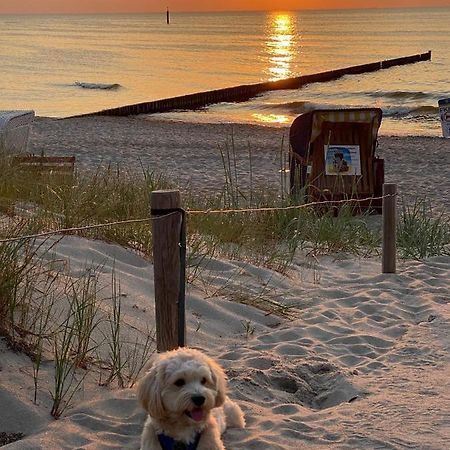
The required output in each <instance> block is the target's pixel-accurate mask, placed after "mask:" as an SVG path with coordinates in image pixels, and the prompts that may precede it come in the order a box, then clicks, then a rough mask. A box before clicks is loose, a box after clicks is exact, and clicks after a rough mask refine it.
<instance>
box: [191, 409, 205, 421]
mask: <svg viewBox="0 0 450 450" xmlns="http://www.w3.org/2000/svg"><path fill="white" fill-rule="evenodd" d="M191 417H192V419H193V420H195V421H196V422H200V421H201V420H202V419H203V409H202V408H194V409H193V410H192V411H191Z"/></svg>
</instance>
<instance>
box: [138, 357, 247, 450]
mask: <svg viewBox="0 0 450 450" xmlns="http://www.w3.org/2000/svg"><path fill="white" fill-rule="evenodd" d="M138 398H139V400H140V402H141V404H142V406H143V407H144V409H146V410H147V412H148V414H149V416H148V418H147V421H146V422H145V425H144V430H143V432H142V437H141V450H178V449H180V450H195V449H197V450H225V447H224V445H223V442H222V440H221V434H222V433H223V432H224V431H225V429H226V428H227V427H238V428H244V426H245V421H244V415H243V413H242V411H241V408H240V407H239V406H238V405H237V404H236V403H234V402H233V401H231V400H230V399H229V398H228V397H227V395H226V379H225V374H224V372H223V370H222V368H221V367H220V366H219V365H218V364H217V363H215V362H214V361H213V360H211V359H210V358H209V357H207V356H206V355H205V354H203V353H202V352H200V351H198V350H194V349H188V348H180V349H178V350H172V351H170V352H166V353H161V354H157V355H155V356H154V357H153V359H152V360H151V361H150V368H149V370H148V372H147V373H146V375H145V376H144V378H143V379H142V380H141V382H140V384H139V386H138Z"/></svg>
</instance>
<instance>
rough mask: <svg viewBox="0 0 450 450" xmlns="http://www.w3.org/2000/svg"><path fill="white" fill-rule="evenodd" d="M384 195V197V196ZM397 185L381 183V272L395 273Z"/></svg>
mask: <svg viewBox="0 0 450 450" xmlns="http://www.w3.org/2000/svg"><path fill="white" fill-rule="evenodd" d="M385 196H386V197H385ZM396 205H397V185H396V184H388V183H385V184H383V249H382V251H383V254H382V272H383V273H395V271H396V256H397V207H396Z"/></svg>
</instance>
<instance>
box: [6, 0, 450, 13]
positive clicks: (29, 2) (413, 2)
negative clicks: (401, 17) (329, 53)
mask: <svg viewBox="0 0 450 450" xmlns="http://www.w3.org/2000/svg"><path fill="white" fill-rule="evenodd" d="M166 6H169V8H170V9H171V10H172V11H224V10H225V11H226V10H228V11H230V10H232V11H237V10H274V9H275V10H293V9H328V8H329V9H334V8H361V7H364V8H389V7H410V6H411V7H420V6H425V7H429V6H450V0H13V1H12V0H0V13H36V12H42V13H52V12H54V13H57V12H61V13H69V12H145V11H162V10H165V8H166Z"/></svg>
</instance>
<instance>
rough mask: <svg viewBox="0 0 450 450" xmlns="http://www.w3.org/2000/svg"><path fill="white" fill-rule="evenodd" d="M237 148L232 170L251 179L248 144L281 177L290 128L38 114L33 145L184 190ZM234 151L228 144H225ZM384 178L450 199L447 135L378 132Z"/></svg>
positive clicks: (263, 179)
mask: <svg viewBox="0 0 450 450" xmlns="http://www.w3.org/2000/svg"><path fill="white" fill-rule="evenodd" d="M232 139H233V141H234V148H235V150H236V162H237V172H238V174H239V175H240V179H241V183H242V185H243V186H246V184H248V178H249V177H248V172H249V156H248V152H249V147H250V149H251V152H252V156H253V157H252V165H253V176H254V182H255V184H258V183H259V184H261V185H267V186H279V185H280V182H279V180H280V173H279V170H280V151H281V149H282V148H283V149H284V152H286V151H287V150H288V143H289V129H288V128H273V127H265V126H257V125H241V124H234V125H231V124H197V123H183V122H172V121H160V120H157V119H155V118H148V119H142V118H137V117H86V118H78V119H65V120H54V119H45V118H40V119H38V120H37V121H36V122H35V123H34V126H33V131H32V135H31V146H30V150H31V151H32V152H34V153H36V154H40V153H41V152H44V153H45V154H47V155H75V157H76V160H77V167H79V168H80V169H82V170H85V169H92V168H95V167H98V166H99V165H101V164H103V165H107V164H113V165H116V164H118V165H119V166H120V167H122V168H124V169H128V170H142V167H144V168H148V169H150V170H152V171H157V172H161V173H163V174H166V175H167V176H168V177H169V178H171V179H172V180H175V181H176V184H177V185H178V186H179V187H180V189H182V190H183V191H186V190H189V189H190V190H191V191H192V192H194V193H196V192H205V191H209V192H217V191H219V190H221V188H222V185H223V181H224V175H223V173H224V171H223V164H222V160H221V156H220V148H222V150H225V147H226V145H227V144H228V146H229V148H230V149H231V147H232V144H231V142H232ZM230 151H231V150H230ZM378 153H379V155H381V157H383V158H384V159H385V174H386V181H387V182H389V183H397V184H398V188H399V193H400V196H405V197H407V198H409V199H410V200H411V198H413V197H416V196H417V197H425V196H426V197H427V198H429V199H430V200H431V201H432V203H433V205H435V206H436V207H439V209H441V210H447V211H448V209H449V205H450V140H448V139H443V138H439V137H436V138H433V137H387V136H380V137H379V147H378Z"/></svg>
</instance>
